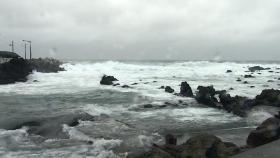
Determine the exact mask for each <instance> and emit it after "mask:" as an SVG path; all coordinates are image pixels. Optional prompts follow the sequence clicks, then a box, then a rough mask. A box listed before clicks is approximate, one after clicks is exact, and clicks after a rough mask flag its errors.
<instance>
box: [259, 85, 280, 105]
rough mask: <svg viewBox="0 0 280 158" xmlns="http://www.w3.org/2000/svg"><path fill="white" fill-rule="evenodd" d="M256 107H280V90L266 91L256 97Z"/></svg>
mask: <svg viewBox="0 0 280 158" xmlns="http://www.w3.org/2000/svg"><path fill="white" fill-rule="evenodd" d="M255 100H256V105H268V106H275V107H280V90H276V89H265V90H263V91H262V92H261V94H260V95H257V96H256V99H255Z"/></svg>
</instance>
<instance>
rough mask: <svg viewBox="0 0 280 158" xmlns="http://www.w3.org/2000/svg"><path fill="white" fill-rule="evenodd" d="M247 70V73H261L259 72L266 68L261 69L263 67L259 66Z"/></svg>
mask: <svg viewBox="0 0 280 158" xmlns="http://www.w3.org/2000/svg"><path fill="white" fill-rule="evenodd" d="M248 69H249V71H251V72H255V71H261V70H267V68H263V67H261V66H252V67H249V68H248Z"/></svg>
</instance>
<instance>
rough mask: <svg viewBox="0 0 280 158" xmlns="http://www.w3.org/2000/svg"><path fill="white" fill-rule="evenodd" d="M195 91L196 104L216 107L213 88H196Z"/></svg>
mask: <svg viewBox="0 0 280 158" xmlns="http://www.w3.org/2000/svg"><path fill="white" fill-rule="evenodd" d="M197 90H198V91H197V93H196V96H195V99H196V101H197V102H198V103H201V104H205V105H209V106H216V104H215V103H216V102H218V100H217V99H216V98H215V94H216V90H215V89H214V87H213V86H207V87H204V86H198V87H197Z"/></svg>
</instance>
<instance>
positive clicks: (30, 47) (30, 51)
mask: <svg viewBox="0 0 280 158" xmlns="http://www.w3.org/2000/svg"><path fill="white" fill-rule="evenodd" d="M22 41H23V42H28V43H29V53H30V54H29V56H30V59H32V46H31V41H28V40H22Z"/></svg>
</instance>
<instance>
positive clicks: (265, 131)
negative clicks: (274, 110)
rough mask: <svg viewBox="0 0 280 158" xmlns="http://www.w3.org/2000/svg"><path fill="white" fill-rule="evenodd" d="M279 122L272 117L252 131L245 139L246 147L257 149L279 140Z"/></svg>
mask: <svg viewBox="0 0 280 158" xmlns="http://www.w3.org/2000/svg"><path fill="white" fill-rule="evenodd" d="M279 137H280V120H279V119H278V118H275V117H272V118H269V119H267V120H265V121H264V122H263V123H262V124H261V125H260V126H258V127H257V128H256V129H255V130H254V131H252V132H251V133H250V134H249V136H248V138H247V145H249V146H251V147H257V146H260V145H264V144H266V143H269V142H272V141H274V140H277V139H279Z"/></svg>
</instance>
